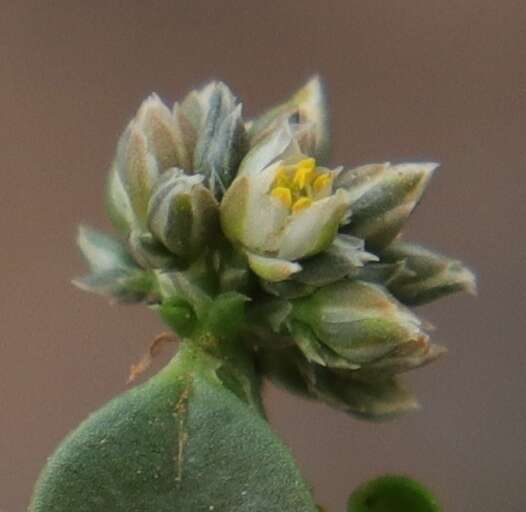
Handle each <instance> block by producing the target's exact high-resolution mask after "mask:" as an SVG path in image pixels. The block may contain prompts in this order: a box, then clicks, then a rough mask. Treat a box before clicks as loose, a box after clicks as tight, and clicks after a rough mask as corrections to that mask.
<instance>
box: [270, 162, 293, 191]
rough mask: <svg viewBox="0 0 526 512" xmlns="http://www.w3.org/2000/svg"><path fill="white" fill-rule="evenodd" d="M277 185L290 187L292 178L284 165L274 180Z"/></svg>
mask: <svg viewBox="0 0 526 512" xmlns="http://www.w3.org/2000/svg"><path fill="white" fill-rule="evenodd" d="M274 186H275V187H287V188H288V187H290V178H289V175H288V174H287V171H286V169H285V168H284V167H280V169H279V170H278V172H277V174H276V180H275V181H274Z"/></svg>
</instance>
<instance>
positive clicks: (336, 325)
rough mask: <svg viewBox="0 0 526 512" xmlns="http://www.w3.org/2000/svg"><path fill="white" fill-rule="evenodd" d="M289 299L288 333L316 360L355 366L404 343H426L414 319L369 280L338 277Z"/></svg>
mask: <svg viewBox="0 0 526 512" xmlns="http://www.w3.org/2000/svg"><path fill="white" fill-rule="evenodd" d="M291 302H292V304H293V312H292V314H291V319H290V327H291V331H292V336H293V337H294V338H295V341H296V342H297V343H298V345H299V347H300V348H301V350H302V351H303V352H304V353H305V355H306V357H307V358H308V359H310V360H312V361H314V362H316V363H318V364H320V365H326V366H333V367H341V368H351V369H358V368H361V367H364V366H366V365H368V364H371V363H373V362H376V361H379V360H380V359H382V358H386V357H390V355H391V354H392V353H395V351H396V350H398V349H400V347H402V346H409V345H407V344H408V343H415V342H417V346H420V345H421V344H427V339H428V337H427V336H426V334H425V333H424V332H423V331H422V329H421V323H420V321H419V320H418V318H417V317H416V316H415V315H413V314H412V313H411V312H410V311H409V310H407V309H406V308H404V307H403V306H402V305H400V304H399V303H398V302H397V301H396V300H395V299H394V298H393V297H391V296H390V295H389V294H388V293H387V292H386V291H385V289H383V288H382V287H380V286H378V285H375V284H372V283H364V282H360V281H347V280H345V281H340V282H338V283H334V284H331V285H328V286H325V287H323V288H320V289H318V290H317V291H316V292H315V293H313V294H312V295H311V296H309V297H306V298H301V299H295V300H292V301H291ZM411 346H412V345H411Z"/></svg>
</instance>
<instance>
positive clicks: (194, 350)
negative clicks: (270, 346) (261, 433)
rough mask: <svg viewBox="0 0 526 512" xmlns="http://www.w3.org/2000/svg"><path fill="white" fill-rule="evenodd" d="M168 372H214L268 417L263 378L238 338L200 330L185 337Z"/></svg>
mask: <svg viewBox="0 0 526 512" xmlns="http://www.w3.org/2000/svg"><path fill="white" fill-rule="evenodd" d="M166 371H167V372H169V373H172V372H175V373H177V374H179V375H180V374H181V373H183V374H184V373H186V374H191V373H193V372H202V371H206V372H209V373H213V374H214V375H215V377H216V378H217V379H219V380H220V381H221V383H222V384H223V386H225V387H226V388H227V389H228V390H229V391H231V392H232V393H234V394H235V395H236V396H237V397H238V398H239V399H241V400H242V401H243V402H245V403H246V404H247V405H248V406H249V407H250V408H251V409H252V411H253V412H255V413H257V414H259V415H260V416H262V417H263V418H265V419H266V415H265V411H264V408H263V403H262V400H261V379H260V377H259V376H258V375H257V373H256V371H255V366H254V358H253V356H252V354H251V353H250V351H249V350H248V349H247V347H246V346H245V344H244V343H243V341H242V340H241V339H240V338H238V337H232V338H229V339H228V340H227V339H224V338H218V337H216V336H214V335H212V334H210V333H209V332H200V333H199V334H197V335H195V336H193V338H192V339H186V340H183V341H182V342H181V345H180V347H179V351H178V353H177V355H176V356H175V357H174V358H173V360H172V361H171V362H170V364H169V365H168V366H167V368H166Z"/></svg>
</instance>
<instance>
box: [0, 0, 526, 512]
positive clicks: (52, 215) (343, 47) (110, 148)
mask: <svg viewBox="0 0 526 512" xmlns="http://www.w3.org/2000/svg"><path fill="white" fill-rule="evenodd" d="M0 7H1V12H2V15H1V18H0V111H1V120H2V122H1V123H0V165H1V167H0V176H1V186H0V233H1V242H0V265H1V266H0V274H1V282H2V295H1V298H0V320H1V322H0V509H2V510H3V511H4V512H19V511H23V510H25V507H26V506H27V503H28V500H29V497H30V493H31V488H32V485H33V483H34V481H35V479H36V477H37V474H38V471H39V469H40V468H41V467H42V465H43V464H44V463H45V460H46V457H47V456H48V455H49V454H50V453H51V452H52V450H53V449H54V448H55V446H56V445H57V443H58V442H59V441H60V440H61V439H62V437H63V436H64V435H65V434H66V432H68V431H69V430H70V429H72V428H73V427H75V426H76V425H77V424H78V423H79V422H80V421H81V420H82V419H83V418H84V417H85V416H86V415H87V414H89V413H90V412H91V411H93V410H94V409H95V408H98V407H99V406H101V405H102V404H103V403H105V402H106V401H107V400H108V399H110V398H111V397H113V396H114V395H116V394H118V393H120V392H122V391H124V390H125V389H126V387H127V386H126V379H127V374H128V369H129V366H130V364H131V363H133V362H135V361H137V360H138V359H139V358H140V356H141V355H142V354H143V353H144V352H145V350H146V349H147V347H148V345H149V343H150V342H151V340H152V338H153V337H154V336H155V335H156V334H158V333H159V332H160V331H161V330H162V329H163V327H162V326H161V324H160V322H159V320H158V319H157V318H156V317H155V315H154V314H153V313H151V312H149V311H148V310H146V308H144V307H124V306H113V307H111V306H110V305H109V304H108V303H107V301H105V300H104V299H102V298H99V297H96V296H94V295H89V294H85V293H82V292H80V291H78V290H77V289H75V288H73V287H72V286H71V285H70V282H69V280H70V278H72V277H74V276H77V275H79V274H81V273H83V271H84V265H83V262H82V261H81V258H80V256H79V252H78V250H77V249H76V247H75V245H74V237H75V231H76V226H77V224H78V223H79V222H87V223H90V224H91V225H94V226H96V227H98V228H102V229H108V228H109V222H108V220H107V219H106V217H105V214H104V210H103V200H102V190H103V185H104V181H105V176H106V171H107V169H108V165H109V163H110V161H111V159H112V157H113V152H114V148H115V144H116V141H117V137H118V135H119V133H120V131H121V130H122V129H123V127H124V126H125V124H126V123H127V121H128V119H129V118H130V117H131V116H132V115H133V114H134V113H135V111H136V109H137V107H138V106H139V104H140V102H141V100H142V99H143V98H144V97H145V96H146V95H148V94H149V93H150V92H152V91H156V92H158V93H159V94H160V95H161V96H162V97H163V98H164V99H165V100H167V101H168V102H170V103H171V102H173V101H174V100H176V99H178V98H180V97H181V96H182V95H183V94H185V93H186V92H187V91H188V90H189V89H190V88H192V87H194V86H197V85H200V84H202V83H203V82H204V81H206V80H208V79H211V78H220V79H223V80H225V81H227V82H228V83H229V84H230V85H231V87H232V88H233V90H234V91H235V93H236V94H237V95H238V96H240V97H241V98H242V100H243V102H244V104H245V114H247V115H248V116H252V115H254V114H256V113H258V112H259V111H260V110H261V109H263V108H264V107H266V106H268V105H270V104H272V103H274V102H277V101H279V100H281V99H283V98H284V97H286V96H287V95H288V94H290V93H291V92H292V91H293V90H294V89H296V88H298V87H299V86H300V85H302V83H303V82H304V81H305V80H306V79H307V78H308V77H309V76H310V75H311V74H313V73H320V74H321V76H322V77H323V79H324V81H325V84H326V87H327V90H328V92H329V95H330V103H331V108H332V126H333V140H334V152H333V157H334V158H333V160H334V163H345V164H347V165H357V164H361V163H366V162H375V161H385V160H391V161H404V160H422V159H426V160H436V161H439V162H441V163H442V167H441V169H440V170H439V172H438V173H437V174H436V175H435V177H434V179H433V183H432V186H431V187H430V189H429V191H428V193H427V195H426V198H425V201H424V202H423V203H422V204H421V206H420V207H419V209H418V212H417V215H415V216H414V217H413V218H412V219H411V222H410V224H409V226H408V228H407V230H406V238H411V239H417V240H419V241H421V242H422V243H425V244H427V245H429V246H431V247H434V248H438V249H440V250H442V251H443V252H445V253H446V254H449V255H452V256H457V257H459V258H461V259H463V260H465V261H466V262H467V263H469V264H470V265H471V266H472V268H473V269H474V270H475V271H476V273H477V274H478V276H479V283H480V291H479V297H478V298H476V299H475V298H473V297H468V296H458V297H452V298H449V299H445V300H444V301H441V302H440V303H438V304H436V305H432V306H426V307H423V308H420V309H419V313H420V314H421V315H422V316H424V317H425V318H426V319H427V320H429V321H430V322H432V323H433V324H435V325H436V326H437V329H436V331H435V332H434V339H435V341H437V342H440V343H442V344H445V345H447V347H448V348H449V354H448V356H447V357H446V358H445V359H443V360H441V361H439V362H438V363H436V364H435V365H432V366H431V367H428V368H425V369H423V370H420V371H417V372H416V373H415V374H413V375H411V376H410V377H409V380H410V382H411V385H412V387H413V388H414V389H416V390H417V392H418V396H419V398H420V399H421V402H422V404H423V408H422V410H421V411H419V412H416V413H413V414H410V415H408V416H406V417H403V418H401V419H399V420H397V421H394V422H389V423H383V424H369V423H365V422H363V421H359V420H355V419H353V418H351V417H348V416H346V415H344V414H343V413H340V412H337V411H333V410H330V409H329V408H327V407H325V406H322V405H317V404H314V403H309V402H305V401H302V400H300V399H297V398H295V397H292V396H290V395H287V394H285V393H283V392H281V391H279V390H277V389H275V388H273V387H270V386H269V387H268V388H267V390H266V394H265V396H266V403H267V404H268V408H269V411H270V417H271V419H272V423H273V425H274V427H275V429H276V430H277V432H278V433H279V434H280V435H282V436H283V437H284V438H285V440H286V441H287V443H288V445H289V446H290V448H291V449H292V451H293V452H294V454H295V455H296V457H297V459H298V461H299V464H300V466H301V468H302V470H303V472H304V474H305V475H306V477H307V478H308V480H309V481H310V482H312V484H313V487H314V490H315V494H316V497H317V499H318V501H319V502H320V503H321V504H323V505H325V506H326V507H327V508H328V509H329V510H331V511H334V512H336V511H343V510H344V503H345V501H346V498H347V496H348V494H349V493H350V491H351V490H352V489H353V488H354V487H355V486H356V485H357V484H359V483H360V482H362V481H363V480H365V479H368V478H370V477H373V476H375V475H378V474H380V473H383V472H388V471H395V472H402V473H406V474H409V475H413V476H416V477H418V478H419V479H421V480H423V481H424V482H426V483H427V484H428V485H429V486H431V487H432V488H433V489H434V490H435V491H436V493H437V494H438V495H439V497H440V499H441V500H442V502H443V504H444V506H445V510H447V511H448V512H450V511H451V512H453V511H455V512H456V511H458V512H465V511H477V512H483V511H488V512H490V511H494V510H506V511H522V510H524V509H525V508H526V495H525V493H524V487H523V486H524V477H525V475H526V457H525V455H526V453H525V448H526V428H525V427H526V406H525V401H524V396H525V392H526V382H525V378H524V373H525V372H524V368H525V363H526V343H525V341H524V336H523V332H524V328H525V327H526V323H525V316H526V314H525V313H526V312H525V310H524V307H525V303H526V301H525V298H526V297H525V295H526V293H525V289H526V272H525V270H524V269H525V263H526V243H525V237H524V234H525V229H524V219H525V215H526V187H525V184H526V180H525V174H526V139H525V131H526V130H525V128H526V124H525V114H526V28H525V27H526V3H525V2H522V1H512V0H502V1H500V2H494V1H490V0H477V1H475V0H473V1H470V0H458V1H451V0H444V1H429V0H428V1H417V0H405V1H404V2H385V1H380V0H372V1H368V2H364V1H354V0H341V1H336V0H335V1H311V0H302V1H286V0H282V1H280V2H270V1H267V2H256V1H240V0H239V1H227V0H223V1H221V2H215V1H211V0H210V1H207V2H201V1H196V0H192V1H188V2H186V1H178V0H172V1H169V2H168V1H167V2H160V1H151V2H141V1H132V0H128V1H126V2H124V1H108V2H102V1H94V2H80V1H42V0H39V1H27V0H22V1H18V2H15V1H5V0H4V1H0ZM170 350H171V349H169V350H168V352H169V351H170ZM169 356H170V354H166V355H165V356H164V358H161V359H160V360H159V361H158V362H157V365H156V366H157V367H159V366H160V365H162V364H163V362H165V361H166V359H167V358H168V357H169ZM72 512H73V511H72Z"/></svg>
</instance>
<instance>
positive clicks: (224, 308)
mask: <svg viewBox="0 0 526 512" xmlns="http://www.w3.org/2000/svg"><path fill="white" fill-rule="evenodd" d="M328 119H329V116H328V112H327V101H326V98H325V95H324V92H323V88H322V84H321V82H320V80H319V79H318V78H317V77H315V78H313V79H311V80H309V81H308V82H307V84H306V85H305V86H304V87H303V88H301V89H300V90H298V91H297V92H296V93H294V94H293V95H292V96H290V97H289V98H288V99H286V100H285V101H284V102H282V103H281V104H279V105H277V106H276V107H274V108H271V109H270V110H268V111H267V112H264V113H263V114H261V115H260V116H257V117H256V118H255V119H253V120H246V119H244V118H243V111H242V106H241V103H240V102H239V101H238V100H237V98H236V97H235V96H234V95H233V93H232V92H231V90H230V89H229V88H228V87H227V86H226V85H225V84H224V83H222V82H211V83H210V84H207V85H205V86H204V87H202V88H200V89H198V90H195V91H192V92H190V93H189V94H188V95H187V96H186V97H185V98H184V99H183V100H182V101H181V102H179V103H175V105H174V106H173V107H172V108H169V107H168V106H167V105H166V104H165V103H164V102H163V101H162V100H161V99H160V98H159V97H158V96H157V95H152V96H150V97H148V98H147V99H146V100H145V101H144V102H143V104H142V105H141V106H140V108H139V110H138V112H137V114H136V116H135V117H134V118H133V119H132V120H131V121H130V122H129V123H128V125H127V127H126V128H125V130H124V132H123V134H122V135H121V137H120V140H119V142H118V144H117V151H116V155H115V159H114V162H113V164H112V167H111V170H110V173H109V179H108V186H107V203H108V208H109V213H110V217H111V219H112V221H113V223H114V224H115V226H116V227H117V228H118V229H119V231H120V232H121V235H122V239H117V238H113V237H110V236H107V235H104V234H101V233H98V232H97V231H95V230H92V229H89V228H82V229H81V232H80V235H79V245H80V247H81V250H82V252H83V254H84V255H85V257H86V259H87V260H88V263H89V265H90V269H91V274H90V275H88V276H86V277H83V278H80V279H77V280H76V281H75V283H76V284H77V285H78V286H80V287H81V288H83V289H87V290H90V291H95V292H98V293H103V294H105V295H108V296H111V297H112V298H113V299H114V300H117V301H121V302H145V303H147V304H149V305H150V306H151V307H152V308H154V309H156V310H158V311H159V313H160V314H161V317H162V318H163V320H164V321H165V322H166V323H167V324H168V325H169V326H170V327H171V328H172V329H173V330H174V331H175V332H176V333H177V334H178V335H179V336H181V337H192V336H195V333H196V332H199V333H203V332H206V331H210V332H212V333H213V334H214V335H215V336H218V337H219V339H225V337H226V336H241V337H243V338H245V339H246V342H247V344H248V345H249V346H251V347H253V349H254V357H256V356H257V358H258V359H259V360H260V363H261V364H260V366H259V367H260V369H261V373H262V374H264V375H267V376H268V377H270V378H274V379H276V380H278V381H280V382H283V383H285V384H286V385H287V386H288V387H289V388H290V389H293V390H294V391H297V392H301V393H303V394H305V395H306V396H309V397H312V398H316V399H319V400H324V401H326V402H328V403H330V404H332V405H334V406H336V407H341V408H343V409H345V410H347V411H349V412H352V413H353V414H357V415H359V416H362V417H388V416H391V415H393V414H396V413H399V412H403V411H405V410H408V409H411V408H414V407H415V404H416V402H415V400H414V398H413V397H412V396H411V395H410V394H409V393H408V392H407V391H405V389H404V388H403V387H402V386H401V385H400V384H399V382H398V381H397V380H396V379H397V377H396V375H397V374H399V373H401V372H404V371H407V370H410V369H412V368H416V367H418V366H422V365H424V364H427V363H428V362H430V361H432V360H434V359H436V358H437V357H438V356H439V355H440V354H442V353H443V352H444V349H443V348H441V347H439V346H436V345H433V344H431V343H430V342H429V336H428V334H427V333H426V332H425V329H424V324H423V323H422V322H421V321H420V320H419V319H418V318H417V317H416V315H415V314H414V313H413V312H411V311H410V310H409V309H407V307H406V306H408V305H417V304H422V303H425V302H429V301H431V300H434V299H437V298H439V297H442V296H444V295H446V294H449V293H452V292H456V291H468V292H473V291H474V290H475V278H474V276H473V274H472V273H471V272H470V271H469V270H468V269H467V268H465V267H464V266H463V265H462V264H461V263H460V262H458V261H456V260H452V259H449V258H447V257H446V256H442V255H440V254H437V253H434V252H432V251H430V250H428V249H425V248H422V247H420V246H418V245H415V244H412V243H409V242H404V241H401V240H400V238H401V234H402V230H403V228H404V226H405V223H406V221H407V219H408V218H409V216H410V215H411V214H412V212H413V211H414V209H415V207H416V205H417V204H418V203H419V201H420V200H421V199H422V197H423V194H424V192H425V190H426V188H427V186H428V184H429V182H430V178H431V176H432V175H433V173H434V172H435V170H436V168H437V165H436V164H434V163H426V162H423V163H397V164H390V163H380V164H368V165H363V166H360V167H355V168H349V167H346V166H333V165H330V164H329V161H328V157H329V155H328V148H329V146H330V140H329V127H328Z"/></svg>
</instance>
